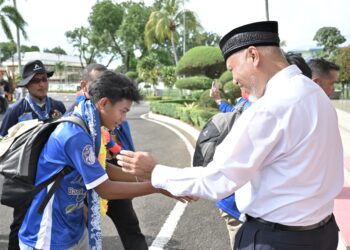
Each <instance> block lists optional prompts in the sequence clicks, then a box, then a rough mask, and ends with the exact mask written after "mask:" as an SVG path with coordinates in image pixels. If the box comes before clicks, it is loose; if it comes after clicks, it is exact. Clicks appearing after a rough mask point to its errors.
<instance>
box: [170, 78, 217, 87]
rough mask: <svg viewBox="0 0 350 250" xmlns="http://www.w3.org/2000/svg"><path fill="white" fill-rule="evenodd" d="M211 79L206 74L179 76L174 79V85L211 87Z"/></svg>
mask: <svg viewBox="0 0 350 250" xmlns="http://www.w3.org/2000/svg"><path fill="white" fill-rule="evenodd" d="M211 82H212V79H210V78H209V77H206V76H193V77H186V78H180V79H178V80H177V81H176V83H175V86H176V88H178V89H189V90H198V89H209V88H210V87H211Z"/></svg>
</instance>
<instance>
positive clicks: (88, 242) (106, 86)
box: [19, 71, 165, 250]
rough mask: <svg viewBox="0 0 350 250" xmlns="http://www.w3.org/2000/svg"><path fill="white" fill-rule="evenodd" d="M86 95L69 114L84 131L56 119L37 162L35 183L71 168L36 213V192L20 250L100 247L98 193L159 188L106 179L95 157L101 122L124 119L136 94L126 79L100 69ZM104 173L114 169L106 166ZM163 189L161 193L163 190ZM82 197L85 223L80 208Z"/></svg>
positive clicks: (120, 194) (110, 195)
mask: <svg viewBox="0 0 350 250" xmlns="http://www.w3.org/2000/svg"><path fill="white" fill-rule="evenodd" d="M89 95H90V99H89V100H85V101H83V102H80V103H79V105H78V107H77V108H76V109H75V110H74V111H73V115H75V116H78V117H80V118H82V119H83V120H84V123H85V124H86V127H87V128H88V130H89V133H86V132H85V131H84V130H83V129H82V128H81V127H79V126H77V125H75V124H72V123H62V124H60V125H59V126H58V127H57V128H56V130H55V131H54V132H53V133H52V134H51V136H50V138H49V140H48V142H47V143H46V145H45V147H44V148H43V150H42V152H41V155H40V157H39V161H38V166H37V176H36V184H39V183H41V182H43V181H44V180H46V179H47V178H49V177H50V176H52V175H53V174H55V173H56V172H57V171H59V170H60V169H62V168H63V167H64V166H66V165H69V166H71V167H72V168H73V170H72V172H70V173H69V174H68V175H66V176H65V177H64V180H63V181H62V182H61V183H60V187H59V188H58V190H57V191H56V192H55V194H54V195H53V197H52V198H51V199H50V201H49V203H48V204H47V206H46V207H45V210H44V212H43V213H42V214H40V213H38V212H37V210H38V207H39V205H40V203H41V202H42V200H43V198H44V197H45V194H46V193H47V189H48V188H50V187H48V188H47V189H44V190H43V191H41V192H40V193H38V194H37V195H36V196H35V197H34V199H33V201H32V204H31V205H30V208H29V210H28V212H27V214H26V217H25V219H24V222H23V224H22V227H21V229H20V233H19V239H20V247H21V249H52V250H55V249H73V248H74V249H89V248H91V249H98V250H99V249H102V243H101V231H100V211H99V196H100V197H102V198H104V199H119V198H121V199H125V198H132V197H137V196H142V195H147V194H151V193H156V192H157V193H159V192H162V193H163V191H162V190H160V189H155V188H153V187H152V185H151V184H150V183H149V182H137V183H136V182H134V183H132V182H131V181H135V178H134V177H133V176H125V175H123V176H122V177H120V178H121V179H120V182H119V181H112V180H110V179H109V178H108V175H107V173H106V171H105V170H104V169H103V167H102V166H101V165H100V163H99V162H98V160H97V157H98V153H99V149H100V143H101V134H100V131H101V130H100V128H101V126H104V127H106V128H108V129H109V130H114V128H115V127H117V126H118V125H120V124H121V123H122V121H123V120H125V118H126V113H127V112H128V111H129V110H130V108H131V105H132V102H133V101H136V102H138V101H139V100H140V99H141V97H140V95H139V93H138V91H137V89H136V87H135V86H134V85H133V83H132V81H131V80H130V79H129V78H127V77H126V76H124V75H122V74H116V73H114V72H111V71H106V72H104V73H103V74H102V75H101V76H100V77H98V78H97V79H96V80H95V81H93V82H92V83H91V85H90V87H89ZM107 169H108V171H110V172H111V173H109V174H110V176H116V175H117V176H118V171H120V170H119V168H114V167H113V166H109V167H108V168H107ZM164 193H165V192H164ZM85 197H87V199H88V210H89V213H88V223H87V224H88V227H87V228H86V226H85V221H84V215H83V206H84V199H85Z"/></svg>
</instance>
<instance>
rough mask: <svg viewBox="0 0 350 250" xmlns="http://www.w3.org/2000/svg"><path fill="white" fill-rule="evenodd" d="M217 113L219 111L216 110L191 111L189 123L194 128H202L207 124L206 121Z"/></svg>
mask: <svg viewBox="0 0 350 250" xmlns="http://www.w3.org/2000/svg"><path fill="white" fill-rule="evenodd" d="M218 112H219V111H218V109H217V108H215V109H212V108H207V109H198V108H195V109H191V121H192V123H193V124H194V125H195V126H197V127H199V128H203V127H204V125H205V124H206V123H207V122H208V120H209V119H210V118H211V117H212V116H213V115H215V114H217V113H218Z"/></svg>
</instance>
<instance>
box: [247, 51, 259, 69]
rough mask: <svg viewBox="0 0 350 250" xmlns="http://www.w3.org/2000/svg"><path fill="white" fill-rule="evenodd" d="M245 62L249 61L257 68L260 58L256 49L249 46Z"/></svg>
mask: <svg viewBox="0 0 350 250" xmlns="http://www.w3.org/2000/svg"><path fill="white" fill-rule="evenodd" d="M247 60H248V61H251V62H252V63H253V64H254V66H257V65H258V64H259V60H260V56H259V51H258V50H257V48H256V47H254V46H250V47H248V49H247Z"/></svg>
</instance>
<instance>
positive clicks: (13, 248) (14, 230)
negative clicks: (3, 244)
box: [8, 205, 28, 250]
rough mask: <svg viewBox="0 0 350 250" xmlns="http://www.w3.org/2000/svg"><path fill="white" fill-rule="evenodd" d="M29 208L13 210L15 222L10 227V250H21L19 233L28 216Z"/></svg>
mask: <svg viewBox="0 0 350 250" xmlns="http://www.w3.org/2000/svg"><path fill="white" fill-rule="evenodd" d="M27 209H28V206H25V205H24V206H23V207H18V208H14V209H13V221H12V224H11V226H10V235H9V245H8V250H19V243H18V232H19V229H20V228H21V225H22V222H23V220H24V217H25V215H26V212H27Z"/></svg>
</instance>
